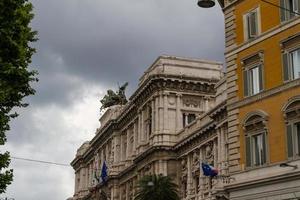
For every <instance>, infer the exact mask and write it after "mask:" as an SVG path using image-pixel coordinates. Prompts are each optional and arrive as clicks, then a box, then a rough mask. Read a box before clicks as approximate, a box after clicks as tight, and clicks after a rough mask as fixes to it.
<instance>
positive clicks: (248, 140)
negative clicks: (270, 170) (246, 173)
mask: <svg viewBox="0 0 300 200" xmlns="http://www.w3.org/2000/svg"><path fill="white" fill-rule="evenodd" d="M251 165H252V163H251V138H250V137H246V167H251Z"/></svg>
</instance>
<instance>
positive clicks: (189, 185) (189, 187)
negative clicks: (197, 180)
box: [187, 155, 193, 199]
mask: <svg viewBox="0 0 300 200" xmlns="http://www.w3.org/2000/svg"><path fill="white" fill-rule="evenodd" d="M191 161H192V159H191V155H187V199H190V195H191V190H192V185H193V178H192V166H191Z"/></svg>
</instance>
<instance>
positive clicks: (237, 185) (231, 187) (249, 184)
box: [224, 171, 300, 191]
mask: <svg viewBox="0 0 300 200" xmlns="http://www.w3.org/2000/svg"><path fill="white" fill-rule="evenodd" d="M299 177H300V171H295V172H290V173H286V172H285V173H282V174H280V175H278V174H276V175H274V176H269V177H261V178H255V179H253V180H249V179H247V180H245V181H243V182H233V183H231V184H228V185H227V186H225V187H224V188H225V189H226V190H227V191H235V190H241V189H242V188H253V187H260V186H263V185H268V184H270V183H272V184H274V183H281V182H286V181H292V180H299Z"/></svg>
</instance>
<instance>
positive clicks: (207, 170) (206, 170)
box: [202, 163, 219, 177]
mask: <svg viewBox="0 0 300 200" xmlns="http://www.w3.org/2000/svg"><path fill="white" fill-rule="evenodd" d="M202 170H203V174H204V176H211V177H214V176H217V175H218V173H219V170H218V169H216V168H214V167H213V166H211V165H209V164H206V163H202Z"/></svg>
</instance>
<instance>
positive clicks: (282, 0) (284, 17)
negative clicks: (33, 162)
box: [280, 0, 287, 22]
mask: <svg viewBox="0 0 300 200" xmlns="http://www.w3.org/2000/svg"><path fill="white" fill-rule="evenodd" d="M280 7H281V9H280V20H281V22H284V21H286V20H287V10H285V9H282V8H286V0H280Z"/></svg>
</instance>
